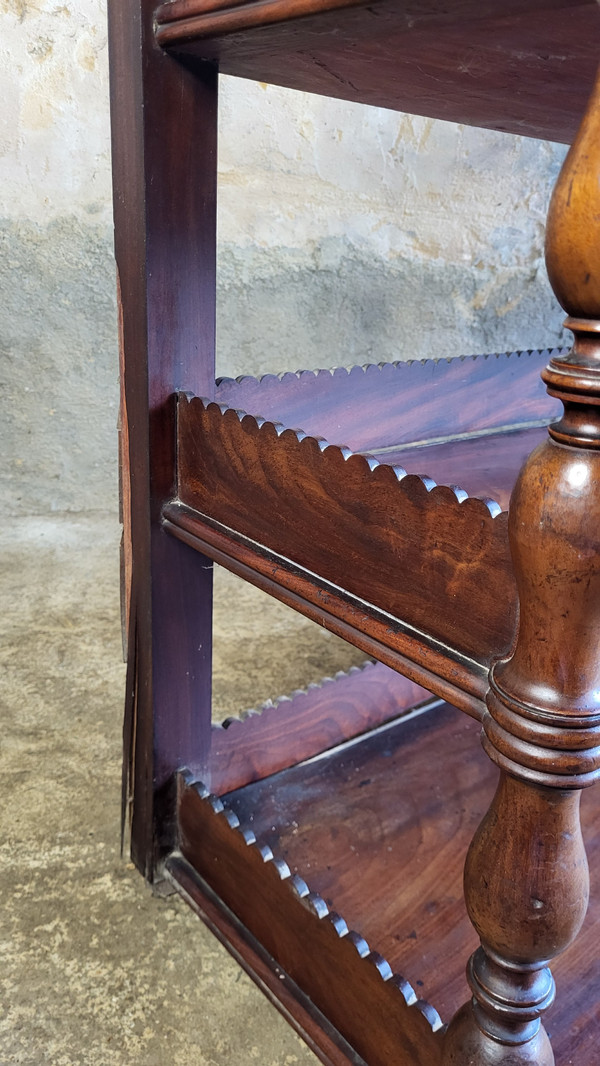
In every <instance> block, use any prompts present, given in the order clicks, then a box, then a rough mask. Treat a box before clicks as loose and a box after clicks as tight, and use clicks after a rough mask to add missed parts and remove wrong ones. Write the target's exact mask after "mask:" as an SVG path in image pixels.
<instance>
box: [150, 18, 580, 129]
mask: <svg viewBox="0 0 600 1066" xmlns="http://www.w3.org/2000/svg"><path fill="white" fill-rule="evenodd" d="M157 19H158V28H157V40H158V42H159V44H161V45H162V46H163V47H165V48H170V49H175V50H177V52H178V53H185V54H191V55H193V56H197V57H201V58H204V59H210V60H212V61H216V62H217V63H218V65H219V69H220V70H221V72H222V73H224V74H234V75H236V76H238V77H246V78H255V79H257V80H259V81H270V82H274V83H275V84H279V85H286V86H289V87H290V88H293V89H304V90H307V91H309V92H317V93H321V94H323V95H325V96H337V97H342V98H345V99H349V100H357V101H360V102H362V103H369V104H375V105H377V106H379V107H392V108H396V109H398V110H400V111H408V112H409V113H413V114H417V115H428V116H431V117H433V118H443V119H449V120H452V121H454V122H465V123H468V124H469V125H474V126H488V127H491V128H493V129H498V130H506V131H508V132H510V133H521V134H525V135H527V136H533V137H545V138H549V139H551V140H557V141H564V142H565V143H570V142H571V140H572V139H573V137H574V135H575V132H576V130H577V126H578V124H579V120H580V117H581V114H582V111H583V109H584V107H585V103H586V99H587V96H588V94H589V92H590V89H591V86H592V83H593V79H594V75H595V71H596V65H597V56H598V33H599V30H600V12H598V8H597V5H596V4H595V3H594V2H592V0H587V2H586V0H522V2H521V3H516V2H515V0H509V2H501V0H454V2H452V3H448V4H439V3H437V2H436V0H422V2H420V3H417V4H416V3H411V2H409V0H374V2H373V0H371V2H368V3H367V2H365V0H363V2H358V3H357V2H355V0H253V2H248V0H244V2H241V3H236V2H234V3H231V2H229V0H226V2H224V3H212V2H210V3H208V4H205V3H204V2H203V0H175V2H174V3H173V2H171V3H165V4H162V5H161V6H160V7H159V9H158V12H157Z"/></svg>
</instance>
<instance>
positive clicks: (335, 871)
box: [180, 704, 600, 1066]
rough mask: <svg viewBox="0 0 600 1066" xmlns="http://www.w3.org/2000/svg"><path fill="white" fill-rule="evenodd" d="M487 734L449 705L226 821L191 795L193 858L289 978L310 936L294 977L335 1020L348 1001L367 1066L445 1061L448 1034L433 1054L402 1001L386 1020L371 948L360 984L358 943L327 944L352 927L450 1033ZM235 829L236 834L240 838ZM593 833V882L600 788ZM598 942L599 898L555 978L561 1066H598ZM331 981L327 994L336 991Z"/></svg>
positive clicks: (259, 790) (298, 778) (259, 793)
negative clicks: (371, 1015)
mask: <svg viewBox="0 0 600 1066" xmlns="http://www.w3.org/2000/svg"><path fill="white" fill-rule="evenodd" d="M477 734H478V727H477V724H476V723H474V722H472V721H470V720H469V719H467V718H466V717H465V716H463V715H460V714H458V713H457V712H456V711H455V709H454V708H451V707H449V706H448V705H445V704H442V705H438V706H437V707H436V708H435V709H432V710H429V711H427V712H426V713H421V714H417V715H416V716H414V717H412V718H407V719H404V720H403V721H401V722H398V723H397V724H395V725H391V726H387V727H382V728H380V729H378V730H377V731H375V732H374V733H372V734H370V735H369V736H367V737H365V738H363V739H361V740H358V741H355V742H354V743H350V744H347V745H344V746H342V747H341V748H340V749H338V750H337V751H334V752H332V753H330V754H329V755H326V756H323V757H321V758H318V759H313V760H310V761H308V762H307V763H304V764H301V765H297V766H295V767H293V768H291V769H289V770H285V771H283V772H281V773H279V774H277V775H274V776H273V777H271V778H267V779H265V780H263V781H261V782H257V783H255V784H252V785H249V786H247V787H245V788H243V789H240V790H237V791H235V792H233V793H230V794H229V795H227V796H225V797H224V798H223V802H224V803H225V805H226V809H227V810H228V811H229V812H230V813H229V815H228V818H229V821H230V824H229V823H228V821H227V819H226V817H225V815H224V814H223V813H221V814H219V813H215V810H214V808H213V807H212V806H211V805H210V801H209V800H208V799H207V798H201V797H200V795H199V794H198V792H197V790H196V787H195V786H193V785H190V784H188V785H187V786H185V787H183V789H182V799H181V802H180V825H181V834H182V840H181V848H182V852H183V854H184V856H185V857H186V859H187V860H188V861H189V862H190V863H191V864H192V865H193V866H194V867H195V868H196V869H197V870H198V872H199V873H200V875H201V876H202V877H204V878H205V879H206V880H207V882H208V883H209V885H211V886H212V889H213V890H214V891H215V892H217V894H218V895H219V896H220V898H221V899H222V900H223V901H224V903H225V904H226V905H227V906H229V907H231V908H232V909H233V911H234V912H236V913H237V914H238V918H239V919H240V920H241V921H242V923H244V924H245V925H246V926H247V928H248V930H249V933H250V934H251V935H252V936H254V937H256V938H257V940H258V941H259V942H261V943H262V944H263V947H264V948H265V949H266V950H267V951H269V952H270V953H271V954H272V955H273V956H274V957H275V959H276V962H277V964H279V965H282V966H283V968H284V969H285V968H286V964H287V963H289V959H290V958H292V959H293V958H295V955H294V952H293V951H292V953H291V956H289V958H288V955H287V952H288V946H287V945H288V937H292V939H293V938H294V937H297V936H300V937H306V936H310V947H311V952H310V959H309V961H308V963H307V962H306V957H304V961H302V953H300V963H299V965H300V971H298V972H292V973H291V974H290V976H291V977H292V979H293V980H295V981H297V983H298V985H299V986H300V987H301V988H302V990H303V992H304V993H305V994H306V995H308V996H309V997H311V998H312V999H313V1001H314V1002H315V1004H316V1006H317V1007H318V1008H319V1009H321V1010H324V1012H325V1013H326V1014H327V1005H328V1004H329V1005H330V1006H331V1004H333V1005H334V1006H333V1008H332V1009H334V1010H335V1011H337V1010H338V1007H337V1006H335V1004H338V1002H340V1001H341V1002H342V1007H340V1008H339V1010H340V1013H338V1014H337V1015H336V1017H335V1018H333V1019H332V1018H330V1021H332V1022H333V1024H334V1025H335V1026H337V1028H338V1029H341V1032H342V1033H343V1035H344V1037H345V1038H346V1039H348V1041H349V1042H350V1044H351V1045H352V1046H354V1047H355V1048H357V1050H359V1052H360V1053H361V1054H362V1055H363V1057H364V1058H365V1061H366V1062H368V1063H369V1064H370V1066H371V1064H377V1066H379V1064H386V1066H389V1064H391V1063H392V1062H394V1063H401V1064H403V1063H405V1062H406V1063H411V1066H412V1063H413V1061H414V1062H419V1063H420V1062H424V1063H425V1062H426V1063H427V1064H428V1066H429V1064H430V1063H433V1062H434V1061H437V1054H438V1051H439V1047H440V1043H439V1041H440V1030H439V1029H438V1030H437V1031H436V1032H433V1033H432V1037H431V1039H432V1040H433V1043H432V1044H431V1045H430V1046H429V1048H428V1049H427V1039H428V1038H427V1032H429V1031H430V1030H429V1028H428V1026H425V1027H424V1028H423V1024H422V1020H421V1021H419V1018H421V1019H422V1018H423V1016H422V1015H421V1014H420V1013H419V1012H417V1014H418V1017H417V1015H415V1013H414V1007H408V1008H407V1006H406V1003H405V1000H404V998H403V997H398V998H397V1001H396V1000H394V997H393V996H392V1001H391V1002H392V1003H394V1002H396V1008H394V1009H395V1011H396V1013H395V1015H394V1018H392V1019H391V1020H390V1017H389V1008H390V1002H389V1001H388V998H387V997H389V996H390V995H391V993H392V992H396V993H397V989H396V988H394V987H392V986H390V982H389V981H387V982H386V981H379V983H377V982H376V981H375V983H374V984H373V987H371V982H372V980H373V978H372V975H373V966H374V963H373V958H374V957H373V956H372V955H368V954H367V953H366V952H367V949H366V947H363V948H362V955H363V957H362V958H360V960H359V961H360V965H359V964H358V963H356V966H357V967H358V970H357V974H358V976H357V975H356V974H349V971H348V966H349V965H350V962H351V956H348V957H347V958H346V957H344V965H343V966H342V965H341V963H342V959H341V957H338V951H339V952H341V951H342V946H343V945H344V944H345V943H346V941H347V937H346V938H342V939H341V940H339V941H338V942H337V945H338V946H337V947H336V944H335V943H334V944H333V945H332V925H331V915H332V913H336V914H339V915H341V917H342V918H343V919H344V921H345V923H346V925H347V927H348V928H349V929H351V930H355V932H356V934H357V935H358V937H359V938H360V937H363V938H364V940H365V941H366V942H367V944H368V947H369V948H370V949H371V952H372V951H375V952H376V953H377V956H376V957H379V956H383V959H385V960H386V962H387V963H388V964H389V966H390V967H391V970H393V971H394V973H395V974H397V975H400V977H401V978H402V979H405V980H407V981H408V982H409V983H410V984H411V985H412V987H413V989H414V990H415V992H416V993H417V995H418V996H419V997H421V996H422V997H423V998H424V999H425V1000H427V1001H429V1002H430V1003H432V1004H433V1006H434V1007H435V1008H437V1010H439V1012H440V1014H441V1016H442V1019H443V1020H444V1021H447V1020H448V1019H449V1017H450V1016H451V1014H452V1012H453V1011H454V1010H455V1009H456V1008H457V1007H458V1006H459V1005H460V1004H461V1003H462V1002H463V1001H464V1000H465V998H466V997H467V994H468V993H467V988H466V982H465V979H464V967H465V964H466V960H467V957H468V955H469V953H470V951H471V950H472V949H473V948H474V947H475V945H476V937H475V934H474V931H473V930H472V928H471V926H470V924H469V922H468V919H467V916H466V913H465V909H464V904H463V901H462V866H463V862H464V857H465V853H466V849H467V847H468V844H469V842H470V840H471V838H472V835H473V832H474V830H475V828H476V826H477V824H478V823H479V821H480V819H481V817H482V815H483V813H484V811H485V810H486V808H487V806H488V804H489V801H490V799H491V796H492V793H493V790H494V787H495V780H496V776H497V774H496V771H495V768H494V767H493V766H492V765H491V764H490V763H489V761H488V759H487V758H486V757H485V755H484V754H483V752H482V750H481V748H480V745H479V743H478V736H477ZM238 819H239V824H240V829H236V828H235V825H236V824H237V821H238ZM583 823H584V834H585V836H586V842H587V845H588V853H589V856H590V865H591V867H592V870H594V868H597V867H598V866H600V796H598V790H591V791H590V792H589V794H588V795H586V796H585V797H584V806H583ZM232 826H233V827H232ZM240 830H244V833H245V835H244V834H243V833H242V832H241V831H240ZM248 830H250V831H251V834H252V835H251V836H248ZM253 837H255V838H256V843H252V840H253ZM259 846H260V849H261V850H259ZM271 854H272V856H274V861H275V862H276V863H278V864H280V865H281V863H285V864H287V867H289V871H290V873H291V877H290V876H287V877H284V879H280V878H281V875H280V876H279V877H277V876H276V875H275V873H274V861H273V860H271V861H266V862H265V861H264V860H265V856H268V855H271ZM294 876H296V877H297V878H300V879H302V881H303V882H305V883H306V886H308V890H310V895H309V896H306V893H305V894H304V896H305V898H304V902H302V901H301V900H300V899H299V893H298V888H297V885H298V884H299V883H302V882H296V890H295V891H294V890H293V888H294V885H293V882H294ZM593 883H594V882H593ZM307 903H309V909H308V911H307ZM316 913H319V914H320V915H321V917H320V918H317V917H316ZM328 916H329V917H328ZM309 919H311V920H312V924H311V922H310V921H309ZM307 922H308V925H307V926H306V927H305V923H307ZM296 923H299V925H297V924H296ZM307 930H308V931H307ZM599 936H600V900H599V899H598V898H597V896H596V897H593V898H592V903H591V905H590V911H589V913H588V917H587V919H586V923H585V927H584V930H583V932H582V934H581V935H580V937H579V938H578V940H577V941H576V942H575V944H574V945H573V946H572V947H571V948H570V949H569V950H568V951H567V952H565V953H564V955H563V956H561V957H560V959H559V960H558V961H557V962H556V964H555V966H554V967H553V970H554V973H555V976H556V980H557V986H558V998H557V1002H556V1004H555V1006H554V1007H553V1008H552V1009H551V1011H550V1012H549V1014H548V1029H549V1031H550V1033H551V1034H552V1032H555V1033H556V1037H555V1040H554V1045H555V1052H556V1061H557V1066H567V1064H568V1063H569V1062H570V1061H577V1062H578V1063H579V1064H580V1066H593V1064H594V1063H595V1054H596V1048H597V1041H598V1038H599V1036H600V1032H599V1028H600V1027H599V1023H598V1020H597V1017H596V1007H595V1006H594V1004H595V1002H596V999H597V997H596V995H595V989H596V988H597V987H598V984H599V983H600V959H598V954H597V951H596V945H597V943H598V937H599ZM355 939H356V938H355ZM333 940H334V941H335V937H334V938H333ZM321 947H322V948H323V956H322V965H323V970H322V971H321V969H320V962H319V960H320V954H319V952H320V949H321ZM344 950H345V951H347V950H348V945H347V944H346V947H345V948H344ZM360 954H361V952H360V951H359V955H360ZM338 965H339V966H340V970H339V973H337V971H336V967H337V966H338ZM352 965H355V964H354V963H352ZM382 965H383V964H382V963H379V964H378V966H379V969H380V970H381V966H382ZM336 973H337V976H335V978H334V979H335V981H336V982H337V984H336V987H334V988H333V989H331V996H330V995H329V992H328V991H327V990H328V983H327V982H328V981H329V980H330V978H331V974H334V975H335V974H336ZM442 975H443V976H442ZM363 978H364V979H365V981H366V986H367V987H368V989H369V991H368V993H367V992H365V995H366V996H367V998H368V999H369V1001H370V1009H373V1010H375V1011H376V1012H377V1014H378V1023H377V1026H374V1027H373V1029H372V1031H371V1034H367V1035H366V1036H365V1034H364V1025H363V1022H364V1019H362V1020H361V1019H358V1020H357V1029H356V1031H355V1029H354V1028H353V1026H354V1022H353V1010H354V1008H352V997H353V995H354V992H353V990H352V987H351V982H352V981H354V980H355V979H359V980H360V981H361V988H363V985H362V980H363ZM396 980H397V981H398V980H399V978H397V979H396ZM311 982H312V983H311ZM349 982H350V984H349ZM586 988H587V989H590V990H591V992H590V994H589V995H586ZM344 996H347V997H348V1006H347V1009H345V1008H344V1007H343V1001H344ZM370 997H373V998H372V999H371V998H370ZM407 1011H408V1013H407ZM411 1012H413V1013H411ZM415 1019H416V1023H415ZM426 1020H427V1019H426ZM413 1023H415V1024H416V1030H415V1032H416V1033H417V1035H418V1040H417V1042H418V1041H419V1040H421V1039H423V1040H424V1041H425V1043H424V1045H423V1047H424V1048H425V1050H423V1051H422V1052H421V1051H420V1052H418V1053H415V1054H416V1057H415V1059H414V1060H411V1058H410V1054H409V1052H408V1051H407V1050H406V1049H407V1047H409V1046H412V1045H411V1044H410V1040H414V1039H417V1037H415V1033H414V1032H413V1034H412V1036H411V1037H410V1040H409V1041H408V1044H404V1043H402V1039H401V1037H400V1036H399V1033H401V1032H403V1026H404V1025H405V1024H406V1025H408V1027H409V1029H410V1027H411V1026H412V1025H413ZM434 1028H435V1025H434ZM394 1041H400V1044H399V1045H398V1046H399V1048H400V1050H399V1051H398V1053H397V1054H395V1056H394V1057H393V1058H392V1057H390V1052H389V1048H390V1047H391V1046H393V1044H394ZM371 1045H372V1046H371ZM386 1048H387V1049H388V1050H387V1051H386V1050H385V1049H386ZM382 1049H383V1050H382ZM427 1055H430V1058H427ZM407 1056H408V1057H407ZM419 1056H425V1057H424V1058H423V1057H419Z"/></svg>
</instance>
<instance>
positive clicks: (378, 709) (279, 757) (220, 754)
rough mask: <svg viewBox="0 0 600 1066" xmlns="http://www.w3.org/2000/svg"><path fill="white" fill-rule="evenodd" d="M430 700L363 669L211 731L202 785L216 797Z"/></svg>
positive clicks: (402, 682) (381, 672) (405, 683)
mask: <svg viewBox="0 0 600 1066" xmlns="http://www.w3.org/2000/svg"><path fill="white" fill-rule="evenodd" d="M428 699H431V694H430V693H429V692H427V690H426V689H424V688H421V686H420V685H417V684H415V683H414V682H413V681H409V680H408V678H405V677H402V675H401V674H398V673H397V672H396V671H395V670H390V669H389V667H387V666H383V664H382V663H366V664H365V666H363V667H354V668H353V669H352V670H350V671H349V672H348V673H346V674H339V675H338V676H337V677H336V678H331V677H329V678H325V680H324V681H322V682H321V684H320V685H311V686H310V687H309V688H308V689H306V691H303V692H296V693H294V694H293V696H292V697H291V698H289V697H288V698H285V699H283V698H282V700H281V701H278V702H277V703H276V704H273V703H270V704H265V706H264V707H263V708H262V709H260V710H259V711H258V712H256V713H252V714H249V715H248V716H247V717H245V718H243V719H242V718H230V719H228V721H226V722H225V723H224V725H223V726H214V727H213V731H212V738H211V751H210V762H209V765H208V768H207V776H206V778H205V784H206V785H207V786H208V787H209V788H210V790H211V792H214V793H216V794H217V795H222V794H223V793H225V792H230V791H232V790H233V789H236V788H241V787H242V786H243V785H247V784H249V783H250V782H251V781H260V780H262V779H263V778H265V777H268V776H270V775H271V774H275V773H277V772H278V771H280V770H284V769H286V768H287V767H289V766H294V765H295V764H296V763H299V762H301V761H302V760H304V759H310V758H311V757H312V756H314V755H318V754H320V753H321V752H324V751H328V750H329V749H330V748H333V747H335V746H336V745H337V744H341V743H342V742H343V741H345V740H349V739H351V738H353V737H357V736H360V735H361V734H363V733H366V732H368V731H369V730H370V729H373V728H375V727H377V726H379V725H381V724H382V723H384V722H387V721H389V720H390V719H393V718H396V717H399V716H400V715H402V714H404V713H406V712H407V711H409V710H410V709H411V708H412V707H415V706H416V705H417V704H419V703H423V702H424V701H426V700H428Z"/></svg>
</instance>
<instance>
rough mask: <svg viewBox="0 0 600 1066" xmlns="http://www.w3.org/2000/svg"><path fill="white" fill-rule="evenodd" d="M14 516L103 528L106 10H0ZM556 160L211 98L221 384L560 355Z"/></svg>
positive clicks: (0, 331)
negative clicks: (217, 125) (554, 249)
mask: <svg viewBox="0 0 600 1066" xmlns="http://www.w3.org/2000/svg"><path fill="white" fill-rule="evenodd" d="M0 18H1V23H2V34H1V38H0V92H1V94H2V100H3V107H2V109H0V241H1V244H2V255H1V259H0V288H1V291H2V304H1V307H0V352H1V355H2V360H1V366H2V371H1V377H2V391H3V404H4V409H5V412H6V413H5V417H4V419H3V420H2V427H1V429H0V446H1V447H2V452H3V455H4V456H5V463H4V464H3V469H2V487H3V494H4V506H5V508H6V509H7V510H8V511H9V513H17V514H41V513H45V512H47V511H62V510H67V511H89V510H106V509H109V510H110V509H114V507H115V505H116V504H115V501H116V433H115V426H116V419H117V401H118V389H117V366H118V360H117V342H116V311H115V277H114V264H113V260H112V232H111V225H112V223H111V185H110V138H109V117H108V58H107V34H106V12H105V0H67V2H66V3H62V2H61V0H0ZM563 155H564V148H563V147H562V146H559V145H553V144H549V143H542V142H536V141H531V140H527V139H524V138H518V137H511V136H508V135H506V134H496V133H493V132H489V131H484V130H474V129H469V128H464V127H459V126H453V125H451V124H449V123H442V122H434V121H430V120H428V119H425V118H416V117H411V116H406V115H399V114H395V113H393V112H390V111H386V110H383V109H375V108H366V107H361V106H358V105H352V104H349V103H345V102H343V101H331V100H325V99H322V98H320V97H316V96H310V95H308V94H294V93H290V92H287V91H285V90H282V89H279V88H276V87H272V86H266V85H262V84H255V83H246V82H241V81H237V80H235V79H222V83H221V130H220V153H219V173H220V206H219V294H218V372H219V373H221V374H236V373H240V372H244V373H265V372H268V371H269V372H270V371H277V370H290V369H292V370H293V369H298V368H300V367H315V366H333V365H339V364H342V365H349V364H352V363H355V362H366V361H370V360H374V361H379V360H387V359H396V358H423V357H425V356H428V355H432V356H451V355H458V354H461V353H462V354H467V353H473V352H477V351H493V350H506V349H511V348H517V347H522V348H526V347H543V346H546V345H551V344H555V343H557V341H558V339H559V335H560V330H561V326H560V323H561V314H560V310H559V309H558V307H557V305H556V304H555V302H554V299H553V297H552V295H551V293H550V290H549V287H548V284H547V281H546V277H545V271H544V267H543V261H542V241H543V224H544V215H545V209H546V204H547V201H548V197H549V192H550V189H551V186H552V182H553V180H554V178H555V176H556V174H557V171H558V168H559V165H560V162H561V160H562V157H563Z"/></svg>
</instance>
